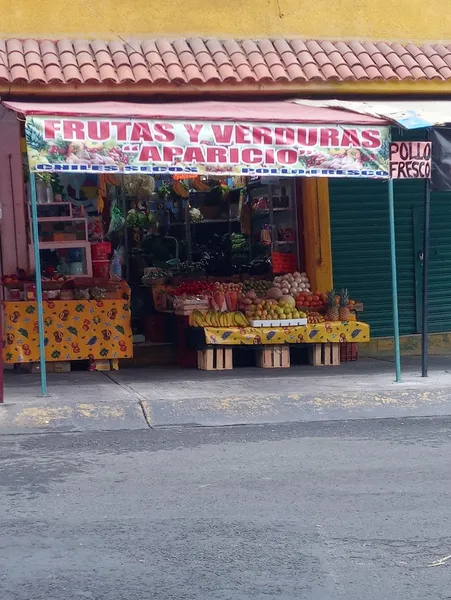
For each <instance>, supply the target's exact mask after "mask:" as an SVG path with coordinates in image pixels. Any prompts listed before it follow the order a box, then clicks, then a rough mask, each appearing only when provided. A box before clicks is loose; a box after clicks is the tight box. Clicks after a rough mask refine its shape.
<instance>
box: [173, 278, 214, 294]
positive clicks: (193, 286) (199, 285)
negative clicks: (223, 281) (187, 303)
mask: <svg viewBox="0 0 451 600" xmlns="http://www.w3.org/2000/svg"><path fill="white" fill-rule="evenodd" d="M213 287H214V284H213V283H208V282H207V281H184V282H183V283H181V284H180V285H178V286H176V287H175V288H174V289H173V292H172V293H173V295H174V296H198V295H201V294H210V293H211V291H212V290H213Z"/></svg>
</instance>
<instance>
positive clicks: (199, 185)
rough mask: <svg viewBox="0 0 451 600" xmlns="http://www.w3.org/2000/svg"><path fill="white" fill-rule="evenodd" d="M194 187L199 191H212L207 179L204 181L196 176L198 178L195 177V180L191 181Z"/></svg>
mask: <svg viewBox="0 0 451 600" xmlns="http://www.w3.org/2000/svg"><path fill="white" fill-rule="evenodd" d="M191 183H192V186H193V188H194V189H195V190H196V191H198V192H210V191H211V188H210V186H209V185H208V183H206V182H205V181H202V179H201V178H200V177H196V179H193V181H192V182H191Z"/></svg>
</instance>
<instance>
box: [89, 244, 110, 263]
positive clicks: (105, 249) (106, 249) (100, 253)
mask: <svg viewBox="0 0 451 600" xmlns="http://www.w3.org/2000/svg"><path fill="white" fill-rule="evenodd" d="M110 254H111V244H110V242H96V243H95V244H91V256H92V260H93V261H104V260H108V259H109V258H110Z"/></svg>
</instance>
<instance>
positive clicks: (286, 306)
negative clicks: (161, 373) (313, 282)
mask: <svg viewBox="0 0 451 600" xmlns="http://www.w3.org/2000/svg"><path fill="white" fill-rule="evenodd" d="M153 293H154V295H155V298H158V299H159V300H158V302H160V304H159V306H160V307H163V306H164V308H163V310H165V311H168V310H171V307H172V310H174V311H175V313H176V314H178V315H180V316H184V317H185V327H186V336H187V339H188V342H187V344H186V348H187V349H191V350H193V349H194V350H195V351H196V352H197V366H198V368H200V369H202V370H225V369H232V368H233V352H232V351H233V348H234V347H236V346H240V347H243V346H247V347H250V349H252V350H255V351H256V352H257V355H256V364H257V365H258V366H260V367H262V368H286V367H289V366H290V352H289V348H290V347H292V346H297V347H299V346H304V345H306V346H308V348H309V360H310V364H312V365H313V366H332V365H338V364H340V345H343V344H352V345H355V344H358V343H364V342H368V341H369V340H370V328H369V326H368V325H367V324H366V323H363V322H361V321H358V320H357V316H356V313H357V311H359V310H361V309H362V307H361V305H359V304H357V303H356V302H355V301H353V300H352V299H350V297H349V293H348V291H347V290H341V291H340V292H339V293H336V291H335V290H330V291H329V292H328V293H327V294H322V293H320V292H312V291H311V289H310V283H309V279H308V276H307V274H306V273H299V272H294V273H292V274H285V275H281V276H277V277H275V278H274V279H273V280H267V279H253V280H252V279H251V280H247V281H244V282H224V281H223V282H207V281H190V282H188V281H186V282H184V283H182V284H180V285H178V286H170V285H163V286H161V285H160V286H155V287H154V290H153ZM162 298H164V300H163V301H162ZM156 305H157V306H158V304H157V303H156Z"/></svg>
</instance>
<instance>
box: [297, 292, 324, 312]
mask: <svg viewBox="0 0 451 600" xmlns="http://www.w3.org/2000/svg"><path fill="white" fill-rule="evenodd" d="M295 300H296V308H298V309H304V310H310V309H315V310H316V311H318V310H324V307H325V306H326V301H327V296H326V294H321V292H315V293H314V294H312V293H311V292H301V293H300V294H299V295H298V296H296V297H295Z"/></svg>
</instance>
